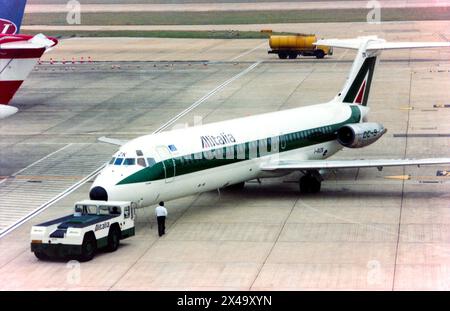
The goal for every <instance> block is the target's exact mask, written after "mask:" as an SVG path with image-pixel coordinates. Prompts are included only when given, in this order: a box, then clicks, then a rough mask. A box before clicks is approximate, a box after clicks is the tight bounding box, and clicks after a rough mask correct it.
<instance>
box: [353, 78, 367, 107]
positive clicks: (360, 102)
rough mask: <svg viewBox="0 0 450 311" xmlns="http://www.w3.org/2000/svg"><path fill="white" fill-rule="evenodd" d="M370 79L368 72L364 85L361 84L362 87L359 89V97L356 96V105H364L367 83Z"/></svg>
mask: <svg viewBox="0 0 450 311" xmlns="http://www.w3.org/2000/svg"><path fill="white" fill-rule="evenodd" d="M368 77H369V72H367V74H366V77H365V78H364V80H363V83H362V84H361V87H360V88H359V91H358V95H357V96H356V99H355V102H354V103H355V104H360V105H361V104H362V102H363V99H364V93H365V91H366V83H367V78H368Z"/></svg>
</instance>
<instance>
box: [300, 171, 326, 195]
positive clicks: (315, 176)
mask: <svg viewBox="0 0 450 311" xmlns="http://www.w3.org/2000/svg"><path fill="white" fill-rule="evenodd" d="M322 180H323V178H322V176H321V175H320V173H319V172H318V171H308V172H306V173H305V174H304V175H303V176H302V177H301V178H300V180H299V186H300V192H301V193H318V192H320V187H321V185H322Z"/></svg>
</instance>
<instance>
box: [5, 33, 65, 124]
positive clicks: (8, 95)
mask: <svg viewBox="0 0 450 311" xmlns="http://www.w3.org/2000/svg"><path fill="white" fill-rule="evenodd" d="M57 42H58V41H57V40H56V39H54V38H48V37H46V36H44V35H42V34H39V35H36V36H34V37H33V36H26V35H0V119H2V118H6V117H8V116H10V115H12V114H14V113H16V112H17V110H18V109H17V108H15V107H11V106H7V105H8V103H9V102H10V100H11V99H12V97H13V96H14V94H15V93H16V92H17V90H18V89H19V88H20V86H21V85H22V83H23V81H24V80H25V79H26V78H27V77H28V75H29V74H30V72H31V71H32V70H33V68H34V66H35V65H36V64H37V63H38V61H39V59H40V58H41V56H42V54H44V53H45V52H46V51H48V50H49V49H50V48H51V47H53V46H55V45H56V44H57Z"/></svg>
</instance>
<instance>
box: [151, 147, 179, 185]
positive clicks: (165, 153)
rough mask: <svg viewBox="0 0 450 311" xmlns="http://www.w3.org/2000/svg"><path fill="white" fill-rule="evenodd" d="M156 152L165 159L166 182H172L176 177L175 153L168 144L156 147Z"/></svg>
mask: <svg viewBox="0 0 450 311" xmlns="http://www.w3.org/2000/svg"><path fill="white" fill-rule="evenodd" d="M156 152H157V153H158V155H159V156H160V158H161V159H165V160H163V161H162V163H163V167H164V174H165V178H166V183H171V182H172V181H173V180H174V178H175V171H176V167H175V159H174V158H173V155H172V153H171V152H170V150H169V148H168V147H167V146H158V147H156Z"/></svg>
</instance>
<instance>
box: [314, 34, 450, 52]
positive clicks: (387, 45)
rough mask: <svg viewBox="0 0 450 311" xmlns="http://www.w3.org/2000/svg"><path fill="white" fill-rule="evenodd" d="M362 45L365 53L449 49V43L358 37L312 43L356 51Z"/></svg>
mask: <svg viewBox="0 0 450 311" xmlns="http://www.w3.org/2000/svg"><path fill="white" fill-rule="evenodd" d="M363 44H365V50H367V51H378V50H395V49H413V48H435V47H450V42H387V41H386V40H384V39H380V38H378V37H377V36H368V37H358V38H356V39H323V40H318V41H317V42H315V43H314V45H326V46H332V47H336V48H344V49H354V50H358V49H359V48H360V47H361V45H363Z"/></svg>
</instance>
